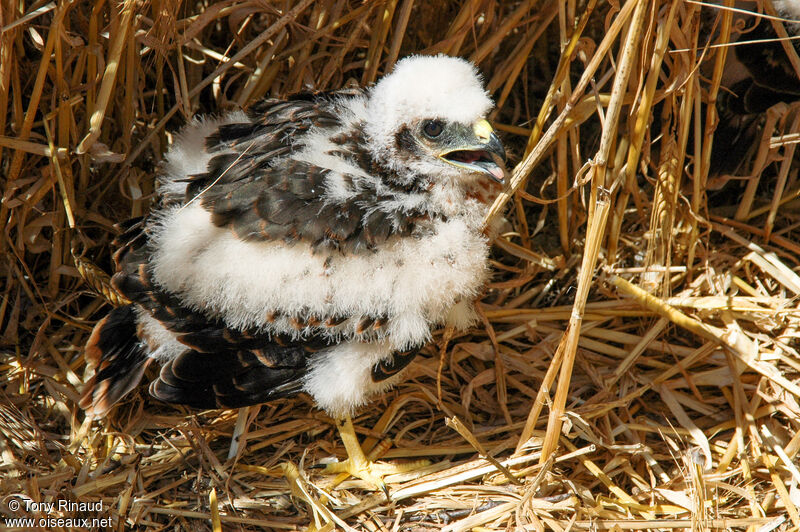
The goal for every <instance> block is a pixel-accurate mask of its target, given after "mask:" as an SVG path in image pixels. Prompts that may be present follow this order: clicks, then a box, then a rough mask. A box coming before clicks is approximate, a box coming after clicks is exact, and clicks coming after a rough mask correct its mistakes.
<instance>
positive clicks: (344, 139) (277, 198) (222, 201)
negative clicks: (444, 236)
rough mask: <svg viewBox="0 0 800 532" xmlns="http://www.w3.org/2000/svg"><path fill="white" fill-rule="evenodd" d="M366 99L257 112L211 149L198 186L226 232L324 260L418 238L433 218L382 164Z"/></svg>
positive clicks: (347, 96)
mask: <svg viewBox="0 0 800 532" xmlns="http://www.w3.org/2000/svg"><path fill="white" fill-rule="evenodd" d="M363 94H364V93H363V91H361V90H354V89H346V90H340V91H335V92H327V93H303V94H299V95H295V96H293V97H292V98H290V99H287V100H279V99H267V100H264V101H262V102H259V103H257V104H255V105H253V106H252V107H251V108H250V110H249V111H248V114H247V118H248V119H247V120H242V121H240V122H234V123H223V124H221V125H220V126H219V127H218V128H217V129H216V131H214V132H213V133H212V134H211V135H210V136H208V137H207V139H206V149H207V151H208V152H209V153H210V154H211V155H212V157H211V158H210V160H209V161H208V164H207V165H206V171H205V172H202V173H198V174H195V175H192V176H189V177H188V179H187V181H188V184H187V187H186V197H185V200H184V201H185V203H189V202H194V201H198V202H199V203H200V204H201V205H202V206H203V207H204V208H205V209H206V210H207V211H209V212H210V213H211V219H212V222H213V223H214V225H216V226H217V227H223V228H227V229H230V230H232V231H233V232H234V233H235V234H236V235H237V236H238V237H239V238H240V239H242V240H247V241H284V242H287V243H294V242H298V241H302V242H306V243H310V244H311V245H313V246H314V247H315V249H318V250H320V249H321V250H337V251H343V252H355V253H359V252H367V251H370V250H374V249H375V248H376V246H379V245H380V244H381V243H383V242H385V241H386V240H387V239H388V238H390V237H391V236H394V235H400V236H409V235H411V234H412V233H413V232H414V229H415V228H416V227H417V225H418V223H420V222H421V221H423V220H428V219H429V218H430V215H429V214H428V213H426V212H423V211H424V209H422V208H420V203H421V202H420V197H421V195H422V191H420V190H417V189H415V188H414V187H413V186H403V185H400V184H398V182H399V180H398V179H395V178H394V177H395V176H394V175H393V172H392V170H390V169H387V168H384V167H382V166H381V165H379V164H377V163H376V161H375V160H374V159H373V157H372V156H371V153H370V150H369V146H368V139H367V138H366V137H365V134H364V131H363V127H362V126H363V124H362V123H361V122H360V121H359V116H358V110H359V102H358V99H359V98H360V97H361V96H363Z"/></svg>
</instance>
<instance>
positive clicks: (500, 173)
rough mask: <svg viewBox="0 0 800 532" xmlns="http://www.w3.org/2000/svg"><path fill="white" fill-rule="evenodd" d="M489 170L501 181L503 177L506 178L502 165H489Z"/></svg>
mask: <svg viewBox="0 0 800 532" xmlns="http://www.w3.org/2000/svg"><path fill="white" fill-rule="evenodd" d="M489 172H490V173H491V174H492V176H493V177H494V178H495V179H497V180H498V181H500V182H502V181H503V179H505V177H506V172H505V170H504V169H503V168H501V167H500V166H491V167H489Z"/></svg>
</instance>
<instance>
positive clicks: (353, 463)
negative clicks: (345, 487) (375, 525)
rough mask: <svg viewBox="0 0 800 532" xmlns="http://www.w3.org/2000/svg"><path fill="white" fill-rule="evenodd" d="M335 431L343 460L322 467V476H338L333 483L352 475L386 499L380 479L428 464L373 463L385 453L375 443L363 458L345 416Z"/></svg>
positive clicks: (428, 463) (353, 430)
mask: <svg viewBox="0 0 800 532" xmlns="http://www.w3.org/2000/svg"><path fill="white" fill-rule="evenodd" d="M336 426H337V428H338V429H339V435H340V436H341V438H342V443H344V448H345V450H346V451H347V456H348V458H347V460H344V461H342V462H333V463H330V464H325V466H324V468H323V470H322V473H325V474H339V477H337V478H336V481H335V483H334V484H339V483H341V482H342V481H344V480H345V479H346V478H347V477H348V476H354V477H356V478H360V479H361V480H364V481H365V482H367V483H368V484H370V485H372V486H374V487H375V489H379V490H381V491H382V492H383V493H385V494H386V498H387V499H388V498H389V489H388V488H387V487H386V483H385V482H384V481H383V477H385V476H388V475H394V474H398V473H408V472H409V471H414V470H415V469H420V468H422V467H425V466H427V465H430V462H429V461H427V460H415V461H413V462H407V463H403V464H390V463H386V462H376V461H374V460H375V459H376V458H377V457H378V455H380V454H383V453H384V452H386V450H387V448H386V446H382V445H381V444H378V445H376V446H375V449H373V450H372V452H371V453H370V456H369V457H367V456H366V455H364V451H363V450H362V449H361V445H360V444H359V443H358V438H357V437H356V432H355V429H354V428H353V421H352V420H351V419H350V417H349V416H347V417H346V418H344V419H341V420H339V421H337V424H336Z"/></svg>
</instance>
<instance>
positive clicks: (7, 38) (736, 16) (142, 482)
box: [0, 0, 800, 531]
mask: <svg viewBox="0 0 800 532" xmlns="http://www.w3.org/2000/svg"><path fill="white" fill-rule="evenodd" d="M745 4H746V6H745V7H746V9H745V11H744V12H741V11H735V10H733V9H729V8H731V7H732V6H733V2H732V0H725V1H724V2H721V4H715V5H705V4H703V3H700V2H695V1H683V0H671V1H670V0H656V1H644V0H626V1H624V2H619V3H617V2H611V3H606V2H595V1H593V0H588V1H586V2H578V1H576V0H566V1H557V0H550V1H547V0H538V1H537V0H516V1H511V2H505V1H504V2H500V1H499V0H464V1H461V2H448V1H440V0H434V1H430V2H429V1H425V2H422V1H415V0H374V1H373V0H370V1H360V0H353V1H346V0H321V1H311V0H299V1H296V2H291V1H271V0H264V1H258V2H255V1H254V2H249V1H239V0H225V1H223V2H217V3H207V5H205V6H203V5H202V4H200V3H187V4H181V3H179V2H174V1H170V0H164V1H152V2H139V1H134V0H125V1H123V2H107V1H100V2H94V3H89V2H75V1H69V0H66V1H58V2H47V1H46V0H44V1H38V2H29V3H25V2H11V1H8V0H0V7H2V10H0V31H1V32H2V33H0V175H2V187H3V197H2V198H3V199H2V205H0V229H2V231H0V234H2V240H0V247H2V253H3V257H4V260H3V261H2V271H3V273H4V274H5V276H4V278H5V281H4V283H3V284H2V286H0V290H2V300H0V331H2V337H1V338H2V346H3V347H2V352H0V367H1V368H2V372H3V373H2V378H1V379H2V380H0V513H3V514H4V516H8V515H13V514H14V512H13V511H12V510H11V509H10V507H9V501H12V500H23V498H24V497H27V498H30V499H31V500H33V501H36V502H52V501H59V500H65V501H74V502H98V501H100V502H102V507H103V511H102V512H100V513H99V514H97V515H86V514H85V513H83V514H82V513H80V512H75V511H69V510H68V511H64V512H61V513H58V514H57V515H53V517H58V516H61V517H110V518H111V520H112V522H113V529H115V530H127V529H137V530H153V531H156V530H165V529H170V530H184V529H185V530H196V529H203V530H206V529H212V530H261V529H274V530H294V529H308V530H331V529H334V528H340V529H345V530H350V529H357V530H371V531H373V530H374V531H377V530H381V531H388V530H392V531H394V530H418V529H439V528H442V529H445V530H450V531H461V530H549V529H554V530H575V529H577V530H584V529H586V530H589V529H598V530H612V529H613V530H646V529H660V530H672V529H698V530H700V529H702V530H711V529H730V528H737V529H747V530H753V531H755V530H762V531H770V530H790V529H797V528H798V527H800V516H799V515H798V506H800V486H799V485H800V471H798V469H799V468H798V465H797V464H798V452H800V357H798V353H797V338H798V335H799V334H800V305H798V296H800V276H799V275H798V271H797V270H798V267H799V266H800V245H798V244H797V232H798V222H799V220H800V200H799V199H798V198H800V180H798V169H800V165H798V158H797V157H796V156H795V147H796V145H797V142H798V139H800V104H781V105H778V106H776V107H773V108H772V109H770V110H769V111H768V112H767V113H766V115H765V117H764V120H763V123H762V124H763V127H762V128H761V129H760V130H759V132H758V134H757V135H756V136H755V137H754V139H753V142H752V151H751V153H750V154H747V156H744V157H743V163H742V165H741V166H740V168H739V170H738V171H737V175H736V176H735V177H738V178H739V179H731V178H730V176H725V175H717V174H715V173H714V171H713V168H712V155H713V153H714V142H715V140H714V132H715V127H716V125H717V123H718V119H719V117H718V113H717V108H716V106H715V105H714V102H715V101H716V100H717V99H720V98H723V97H724V95H725V94H726V90H727V89H726V88H725V83H724V80H725V73H726V65H727V64H729V63H730V61H731V58H732V56H733V51H732V49H731V47H730V46H729V45H728V44H729V43H730V42H732V41H735V39H736V38H737V36H738V35H739V34H740V33H742V32H746V31H748V29H749V28H751V27H752V26H753V24H754V22H755V19H754V17H753V16H752V15H751V14H749V13H748V12H766V13H768V14H771V15H774V14H775V10H774V8H773V6H772V5H771V3H770V2H769V1H768V0H762V1H758V2H755V1H753V2H747V3H745ZM773 22H774V23H775V24H776V26H775V27H776V31H777V32H778V34H779V35H780V36H782V37H785V32H784V28H783V26H782V25H781V24H779V23H778V22H779V21H777V20H773ZM782 32H784V33H782ZM784 48H785V52H786V53H787V57H788V58H789V63H790V64H791V65H793V68H795V69H797V68H798V66H800V59H798V57H797V54H796V51H795V48H794V47H792V46H790V45H788V44H787V45H786V46H785V47H784ZM411 53H426V54H432V53H448V54H453V55H459V56H463V57H467V58H470V59H472V60H473V61H475V62H476V63H477V64H478V65H479V67H480V69H481V71H482V72H484V74H485V77H486V82H487V86H488V87H489V88H490V90H491V91H492V93H493V95H494V97H495V99H496V100H497V101H498V103H499V106H498V109H497V111H496V112H495V114H494V115H493V117H492V118H493V121H494V123H495V125H496V127H497V129H499V130H500V131H501V132H502V133H503V135H504V140H505V142H506V144H507V145H508V146H509V147H510V150H509V151H510V152H511V154H512V163H513V164H515V165H516V166H515V168H514V172H513V178H512V181H511V187H510V189H509V190H508V193H507V194H504V195H503V196H501V198H500V199H499V200H498V202H497V203H496V205H495V206H494V207H493V209H492V214H491V215H492V216H497V215H500V214H501V213H505V215H506V217H507V218H508V219H509V221H510V225H509V226H508V227H509V231H508V233H507V234H505V235H503V236H502V237H501V238H500V239H498V241H497V242H496V245H495V247H494V249H495V252H494V255H493V259H492V265H493V269H494V272H495V273H494V277H493V279H492V282H491V283H490V285H489V286H488V287H487V290H486V292H485V294H484V295H483V297H482V299H481V301H480V303H479V310H480V313H481V315H482V316H483V318H484V321H483V324H482V325H481V326H480V327H477V328H475V329H473V330H471V331H469V332H468V333H466V334H460V335H455V336H454V335H453V334H452V331H447V332H445V333H441V332H439V333H437V334H436V335H435V341H434V342H433V343H432V344H431V345H430V346H429V347H428V348H427V349H426V351H425V354H424V356H422V357H420V358H418V359H417V360H416V361H415V362H414V363H413V364H412V365H411V367H410V370H409V372H408V379H407V380H406V382H405V383H403V384H402V385H400V386H399V387H398V388H397V389H396V390H394V391H391V392H389V393H387V394H385V395H384V396H382V397H380V398H379V399H377V400H376V401H375V402H374V404H373V406H372V407H370V408H369V409H367V410H366V411H365V412H363V413H362V414H361V415H359V416H358V417H357V418H356V419H355V425H356V430H357V431H358V432H359V434H360V436H361V437H362V439H363V440H364V447H365V449H366V450H367V451H368V452H370V451H371V452H372V456H376V457H377V456H382V457H383V458H384V459H387V460H421V459H426V460H427V461H423V462H420V466H421V469H419V470H417V471H414V472H412V473H408V474H403V475H397V476H394V477H388V478H387V479H386V480H387V483H388V485H389V490H390V491H389V500H387V499H386V498H385V496H384V494H382V493H374V492H371V491H369V490H368V489H366V486H364V485H362V483H361V482H360V481H354V480H352V479H349V480H348V479H346V478H338V479H333V478H326V477H323V476H321V475H319V474H318V473H317V470H316V469H313V468H310V467H309V466H310V465H313V464H315V463H317V462H318V461H319V460H321V459H323V458H326V457H330V456H336V457H340V458H341V457H342V455H343V449H342V448H341V445H340V443H339V441H338V439H337V437H336V435H335V429H334V424H333V423H332V421H331V420H330V419H328V418H327V417H326V416H325V415H324V414H322V413H321V412H319V411H317V410H315V409H314V408H313V407H312V405H311V404H310V403H309V401H308V399H306V398H303V397H299V398H296V399H293V400H285V401H280V402H276V403H274V404H268V405H263V406H260V407H252V408H245V409H242V410H240V411H208V412H196V411H190V410H188V409H181V408H177V407H171V406H168V405H164V404H159V403H157V402H155V401H152V400H150V399H148V398H147V397H146V393H145V391H144V390H143V389H142V390H137V391H136V392H135V393H134V394H133V395H132V396H131V397H130V398H129V399H127V400H125V401H124V403H123V404H121V405H120V406H118V407H117V408H116V409H115V410H114V411H113V412H112V413H111V415H110V416H109V417H108V418H107V419H105V420H103V421H100V422H94V423H92V422H90V421H87V420H85V419H84V416H83V413H82V412H81V411H80V409H78V407H77V406H76V402H77V399H78V398H79V395H80V390H81V383H82V381H83V380H84V377H85V373H86V371H87V368H86V365H85V362H84V360H83V358H82V353H81V346H82V345H83V344H84V342H85V341H86V339H87V337H88V334H89V331H90V330H91V327H92V325H93V324H94V322H95V321H96V320H97V319H99V317H100V316H102V315H103V313H104V312H105V311H107V310H108V308H109V305H112V304H114V305H116V304H119V303H120V302H121V300H120V298H119V295H118V294H115V293H114V292H113V289H111V288H110V286H109V284H108V275H107V273H106V272H107V271H108V264H109V256H110V253H111V251H112V249H111V244H110V242H111V240H113V237H114V235H115V231H114V229H113V228H112V226H113V224H114V223H117V222H120V221H123V220H125V219H127V218H130V217H133V216H138V215H142V214H145V213H146V212H147V211H148V207H149V205H150V204H151V203H152V201H153V176H154V173H155V171H156V166H157V163H158V161H159V159H160V157H161V155H162V154H163V152H164V150H165V149H166V147H167V146H168V143H169V141H170V131H174V130H175V129H177V128H179V127H180V126H181V125H182V124H183V123H185V122H186V120H188V119H189V118H190V117H191V115H192V114H194V113H199V112H221V111H223V110H225V109H230V108H236V107H238V106H245V107H246V106H248V105H249V104H251V103H252V102H254V101H256V100H258V99H259V98H262V97H265V96H285V95H287V94H290V93H293V92H297V91H300V90H305V89H321V90H324V89H331V88H338V87H341V86H345V85H348V84H358V85H366V84H369V83H371V82H373V81H375V80H376V79H377V78H378V77H379V76H380V75H381V74H382V73H384V72H386V71H388V70H390V69H391V67H392V65H393V63H394V62H395V61H396V60H397V59H398V58H400V57H403V56H405V55H408V54H411ZM718 149H719V148H718ZM18 514H19V515H22V514H24V511H23V512H20V513H18ZM78 528H80V527H78Z"/></svg>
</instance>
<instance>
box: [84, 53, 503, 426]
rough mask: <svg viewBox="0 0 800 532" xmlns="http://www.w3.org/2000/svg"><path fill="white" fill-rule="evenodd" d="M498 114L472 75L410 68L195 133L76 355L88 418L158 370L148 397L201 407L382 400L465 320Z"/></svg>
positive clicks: (479, 272) (166, 173) (172, 155)
mask: <svg viewBox="0 0 800 532" xmlns="http://www.w3.org/2000/svg"><path fill="white" fill-rule="evenodd" d="M491 107H492V102H491V99H490V98H489V97H488V95H487V94H486V92H485V90H484V88H483V86H482V82H481V79H480V77H479V75H478V73H477V71H476V70H475V68H474V66H472V65H471V64H470V63H468V62H466V61H464V60H462V59H457V58H451V57H446V56H435V57H423V56H417V57H409V58H406V59H404V60H402V61H400V62H398V64H397V65H396V66H395V68H394V71H393V72H392V73H391V74H389V75H387V76H386V77H384V78H383V79H382V80H380V81H379V82H378V83H377V84H376V85H375V86H374V87H372V88H370V89H367V90H364V91H358V92H354V91H343V92H340V93H333V94H312V95H303V96H299V97H297V98H294V99H290V100H288V101H279V100H268V101H266V102H264V103H262V104H260V105H257V106H254V107H253V109H251V110H250V111H249V112H248V113H244V112H240V111H238V112H235V113H230V114H228V115H225V116H223V117H221V118H215V119H199V120H195V121H193V122H192V123H191V124H189V126H188V127H187V128H186V129H185V130H184V131H183V132H182V133H180V134H179V135H178V136H177V137H176V142H175V144H174V145H173V146H172V148H171V149H170V151H169V153H168V154H167V155H166V156H165V164H164V165H163V173H162V174H161V175H160V176H159V177H158V189H159V193H160V196H161V202H160V204H159V206H158V207H157V208H156V209H155V210H154V211H153V213H152V214H151V215H150V216H149V217H148V218H146V219H144V220H141V221H139V222H138V223H136V224H132V225H131V227H130V228H129V229H128V230H127V231H126V233H125V234H124V235H123V237H122V238H121V244H122V248H121V250H120V252H119V253H118V254H117V256H116V262H117V272H116V274H115V276H114V284H115V286H116V287H117V288H118V289H119V290H120V292H122V293H123V294H124V295H126V296H127V297H128V298H129V299H131V300H132V305H131V306H130V308H120V309H116V310H115V311H113V312H112V313H111V314H110V315H109V316H108V317H107V318H105V319H104V320H103V321H101V322H100V323H99V324H98V326H97V327H96V329H95V331H94V333H93V335H92V338H91V340H90V341H89V344H88V345H87V350H86V353H87V357H88V358H89V360H90V361H91V363H92V364H94V365H95V366H97V371H96V375H95V377H94V378H93V380H92V381H91V382H90V383H89V385H88V386H87V389H86V391H85V394H84V397H83V399H82V406H84V407H85V408H87V409H89V410H90V411H91V412H92V413H94V414H95V415H103V414H105V413H106V412H107V411H108V409H109V408H111V406H112V405H113V404H114V402H116V401H117V400H119V399H120V398H121V397H122V396H123V395H124V394H125V393H127V392H128V391H129V390H130V389H132V388H133V387H134V386H135V384H136V381H138V380H139V378H140V377H141V374H142V370H143V368H144V367H146V366H147V365H148V364H149V363H150V362H151V361H152V360H157V361H158V362H159V363H161V364H162V365H163V368H162V371H161V375H160V377H159V379H157V380H156V381H155V382H154V383H153V384H152V386H151V393H152V394H153V395H154V396H155V397H157V398H160V399H163V400H166V401H170V402H176V403H186V404H190V405H194V406H199V407H213V406H222V407H225V406H227V407H238V406H243V405H246V404H255V403H259V402H263V401H265V400H269V399H272V398H274V397H281V396H286V395H291V394H294V393H297V392H301V391H302V392H307V393H309V394H310V395H311V396H312V397H313V398H314V400H315V402H316V403H317V404H318V405H319V406H320V407H321V408H323V409H325V410H326V411H328V412H329V413H330V414H332V415H337V416H344V415H348V414H350V413H351V412H352V411H353V410H354V409H356V408H357V407H359V406H361V405H363V404H364V403H365V402H366V401H368V400H369V398H370V396H372V395H373V394H374V393H376V392H379V391H382V390H385V389H386V388H388V387H389V386H391V385H392V384H393V383H394V382H395V381H396V379H397V378H398V376H399V374H400V370H401V369H402V367H404V366H405V365H406V364H407V363H408V361H409V360H410V359H411V358H412V357H413V353H414V352H415V350H418V349H419V348H420V347H421V346H422V345H424V344H425V343H426V342H427V341H429V340H430V338H431V330H432V329H433V328H434V327H437V326H440V325H443V324H450V325H454V326H456V327H458V328H465V327H468V326H469V325H470V324H472V323H473V322H474V321H475V315H474V311H473V310H472V305H471V301H472V300H473V299H474V298H475V297H476V296H478V295H479V293H480V290H481V287H482V286H483V284H484V283H485V281H486V279H487V277H488V275H489V270H488V266H487V255H488V243H487V238H486V236H485V235H484V232H483V228H482V225H481V224H482V220H483V217H484V215H485V213H486V211H487V208H488V205H489V204H490V203H491V201H492V200H493V198H494V197H495V196H496V194H497V193H498V192H499V190H500V186H501V184H502V182H503V178H504V173H505V169H504V166H503V158H504V152H503V148H502V145H501V144H500V142H499V140H498V139H497V137H496V136H495V134H494V133H493V131H492V129H491V127H490V126H489V124H488V123H487V122H486V120H485V118H484V117H485V116H486V113H487V112H488V111H489V110H490V109H491ZM131 335H133V336H134V337H135V338H128V337H130V336H131ZM132 380H133V381H134V382H131V381H132Z"/></svg>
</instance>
